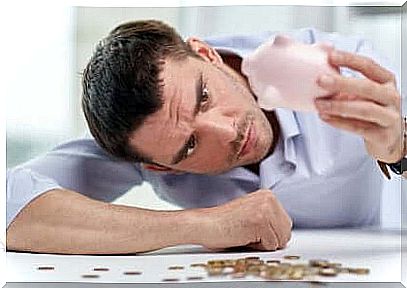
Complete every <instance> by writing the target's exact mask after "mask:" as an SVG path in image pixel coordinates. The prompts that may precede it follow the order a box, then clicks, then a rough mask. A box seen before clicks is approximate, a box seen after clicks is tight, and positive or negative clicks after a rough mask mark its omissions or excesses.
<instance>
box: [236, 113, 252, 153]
mask: <svg viewBox="0 0 407 288" xmlns="http://www.w3.org/2000/svg"><path fill="white" fill-rule="evenodd" d="M255 140H256V129H255V127H254V125H253V121H251V122H250V124H249V125H248V126H247V129H246V133H245V137H244V139H243V141H242V143H243V144H242V146H241V147H240V149H239V152H238V154H237V155H238V158H241V157H243V156H244V155H246V154H248V153H249V152H250V151H251V149H252V147H253V144H254V143H255Z"/></svg>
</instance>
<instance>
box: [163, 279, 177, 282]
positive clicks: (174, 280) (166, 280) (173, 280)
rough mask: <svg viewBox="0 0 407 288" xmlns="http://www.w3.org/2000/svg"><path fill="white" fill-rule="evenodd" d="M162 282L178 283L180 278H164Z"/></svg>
mask: <svg viewBox="0 0 407 288" xmlns="http://www.w3.org/2000/svg"><path fill="white" fill-rule="evenodd" d="M162 281H163V282H178V281H179V279H178V278H164V279H163V280H162Z"/></svg>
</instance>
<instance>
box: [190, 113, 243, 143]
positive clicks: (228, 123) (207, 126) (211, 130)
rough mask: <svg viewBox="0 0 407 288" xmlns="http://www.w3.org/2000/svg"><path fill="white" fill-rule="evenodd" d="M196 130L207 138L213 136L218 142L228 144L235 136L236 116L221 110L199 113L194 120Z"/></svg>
mask: <svg viewBox="0 0 407 288" xmlns="http://www.w3.org/2000/svg"><path fill="white" fill-rule="evenodd" d="M196 125H197V127H196V128H197V130H198V131H199V133H200V134H202V135H203V136H205V138H206V137H208V138H209V139H214V138H215V137H216V138H217V139H218V140H219V142H220V144H230V143H231V142H233V141H235V140H236V138H237V122H236V117H233V116H232V115H230V114H227V113H225V112H222V111H212V113H206V115H201V117H198V118H197V121H196Z"/></svg>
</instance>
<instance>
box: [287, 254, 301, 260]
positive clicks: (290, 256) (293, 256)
mask: <svg viewBox="0 0 407 288" xmlns="http://www.w3.org/2000/svg"><path fill="white" fill-rule="evenodd" d="M300 258H301V257H300V256H296V255H286V256H284V259H287V260H298V259H300Z"/></svg>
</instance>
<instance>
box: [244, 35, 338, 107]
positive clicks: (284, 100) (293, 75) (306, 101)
mask: <svg viewBox="0 0 407 288" xmlns="http://www.w3.org/2000/svg"><path fill="white" fill-rule="evenodd" d="M332 49H333V47H332V46H331V45H330V44H328V43H320V44H312V45H309V44H304V43H300V42H297V41H294V40H293V39H291V38H289V37H286V36H276V37H275V38H274V40H270V41H267V42H266V43H264V44H263V45H261V46H260V47H259V48H257V49H256V51H255V52H254V53H253V54H251V55H249V56H248V57H246V58H244V59H243V62H242V72H243V74H244V75H246V76H247V78H248V80H249V84H250V87H251V89H252V90H253V92H254V93H255V94H256V96H257V101H258V104H259V106H260V107H261V108H263V109H266V110H272V109H274V108H280V107H284V108H290V109H293V110H298V111H316V108H315V104H314V99H315V98H316V97H324V96H329V93H328V92H327V91H326V90H324V89H322V88H321V87H320V86H319V85H318V84H317V79H318V77H319V76H321V75H323V74H338V73H339V72H338V69H337V68H335V67H333V66H332V65H330V64H329V63H328V52H329V51H330V50H332Z"/></svg>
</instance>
